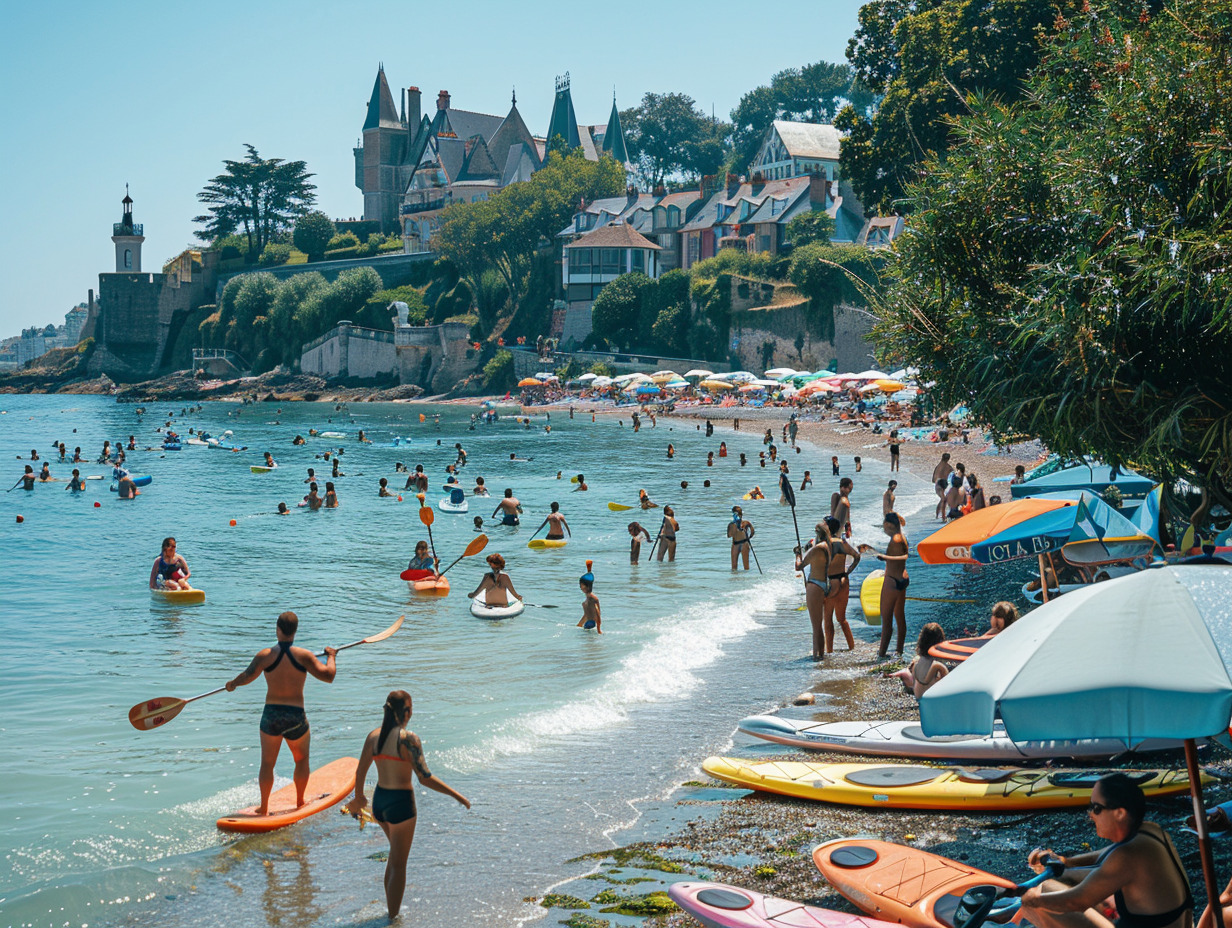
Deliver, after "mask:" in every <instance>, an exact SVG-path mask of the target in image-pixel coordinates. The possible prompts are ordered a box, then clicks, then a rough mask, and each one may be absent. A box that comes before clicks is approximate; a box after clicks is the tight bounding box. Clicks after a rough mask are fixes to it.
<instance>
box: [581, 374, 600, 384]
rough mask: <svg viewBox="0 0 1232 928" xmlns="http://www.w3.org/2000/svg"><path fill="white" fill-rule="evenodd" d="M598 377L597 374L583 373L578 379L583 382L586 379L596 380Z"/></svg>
mask: <svg viewBox="0 0 1232 928" xmlns="http://www.w3.org/2000/svg"><path fill="white" fill-rule="evenodd" d="M598 379H599V375H598V374H583V375H582V376H581V377H579V378H578V380H580V381H583V382H585V381H587V380H598Z"/></svg>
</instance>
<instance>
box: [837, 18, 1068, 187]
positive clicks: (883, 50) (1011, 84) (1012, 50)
mask: <svg viewBox="0 0 1232 928" xmlns="http://www.w3.org/2000/svg"><path fill="white" fill-rule="evenodd" d="M1082 2H1084V0H886V2H882V3H867V4H865V5H864V7H862V8H861V10H860V26H859V28H858V29H857V30H856V34H855V36H854V37H853V38H852V39H851V41H850V43H849V44H848V46H847V57H848V60H849V61H850V62H851V64H852V66H853V67H854V69H855V74H856V75H858V77H859V79H860V80H862V81H863V82H865V83H866V84H867V85H868V86H870V87H871V88H872V89H873V90H875V91H877V92H878V93H883V94H884V97H883V98H882V99H881V102H880V103H879V105H878V107H877V110H876V113H875V114H874V115H873V116H872V117H871V119H870V118H869V117H868V115H867V114H866V113H862V112H860V111H859V109H858V108H855V107H852V108H849V109H844V110H843V112H842V113H841V114H840V116H839V118H838V120H836V122H835V125H837V126H839V128H841V129H843V130H845V131H847V132H848V133H849V134H848V136H847V138H846V139H844V141H843V172H844V175H845V176H846V177H847V178H848V179H849V180H850V181H851V185H852V187H853V188H854V189H855V192H856V193H857V194H858V195H859V196H860V198H861V200H863V202H864V204H865V205H866V206H870V207H880V208H882V209H887V208H889V207H890V206H891V204H892V203H893V202H894V201H895V200H897V199H899V198H901V197H902V196H903V191H904V189H905V185H906V184H907V183H909V182H911V181H912V180H913V179H915V178H916V176H917V173H918V170H919V165H920V163H921V162H922V161H924V160H925V158H927V157H929V156H930V155H937V156H942V155H944V153H945V152H946V150H947V149H948V148H949V146H950V128H949V120H950V119H951V118H953V117H955V116H958V115H960V114H963V113H965V112H966V111H967V101H966V98H967V97H968V96H969V95H972V94H975V95H985V96H991V97H994V98H996V99H998V100H1000V101H1001V102H1004V103H1012V102H1014V101H1016V100H1019V99H1021V97H1022V89H1023V81H1024V80H1025V78H1026V77H1027V75H1028V73H1029V72H1030V71H1031V69H1032V68H1033V67H1035V65H1036V63H1037V62H1038V61H1039V58H1040V52H1041V49H1042V45H1041V41H1042V39H1043V38H1044V37H1045V36H1046V35H1047V34H1048V33H1049V32H1050V30H1051V28H1052V26H1053V23H1054V20H1055V19H1056V18H1057V17H1058V16H1059V15H1061V14H1062V13H1068V12H1069V11H1071V10H1073V9H1075V8H1077V7H1079V6H1080V5H1081V4H1082ZM1058 11H1060V12H1058Z"/></svg>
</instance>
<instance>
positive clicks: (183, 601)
mask: <svg viewBox="0 0 1232 928" xmlns="http://www.w3.org/2000/svg"><path fill="white" fill-rule="evenodd" d="M150 595H151V596H153V597H154V599H155V600H158V601H160V602H164V603H167V604H168V605H175V606H186V605H191V604H193V603H203V602H205V590H155V589H151V590H150Z"/></svg>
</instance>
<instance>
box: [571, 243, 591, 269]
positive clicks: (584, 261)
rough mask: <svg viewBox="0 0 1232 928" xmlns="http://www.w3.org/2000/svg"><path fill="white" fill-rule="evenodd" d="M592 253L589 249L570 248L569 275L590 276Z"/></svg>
mask: <svg viewBox="0 0 1232 928" xmlns="http://www.w3.org/2000/svg"><path fill="white" fill-rule="evenodd" d="M590 252H591V249H589V248H570V249H569V273H570V274H589V273H590Z"/></svg>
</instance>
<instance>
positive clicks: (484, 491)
mask: <svg viewBox="0 0 1232 928" xmlns="http://www.w3.org/2000/svg"><path fill="white" fill-rule="evenodd" d="M471 495H472V496H491V495H492V494H491V493H489V492H488V488H487V487H486V486H485V485H484V482H483V478H482V477H476V478H475V488H474V489H473V490H471Z"/></svg>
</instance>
